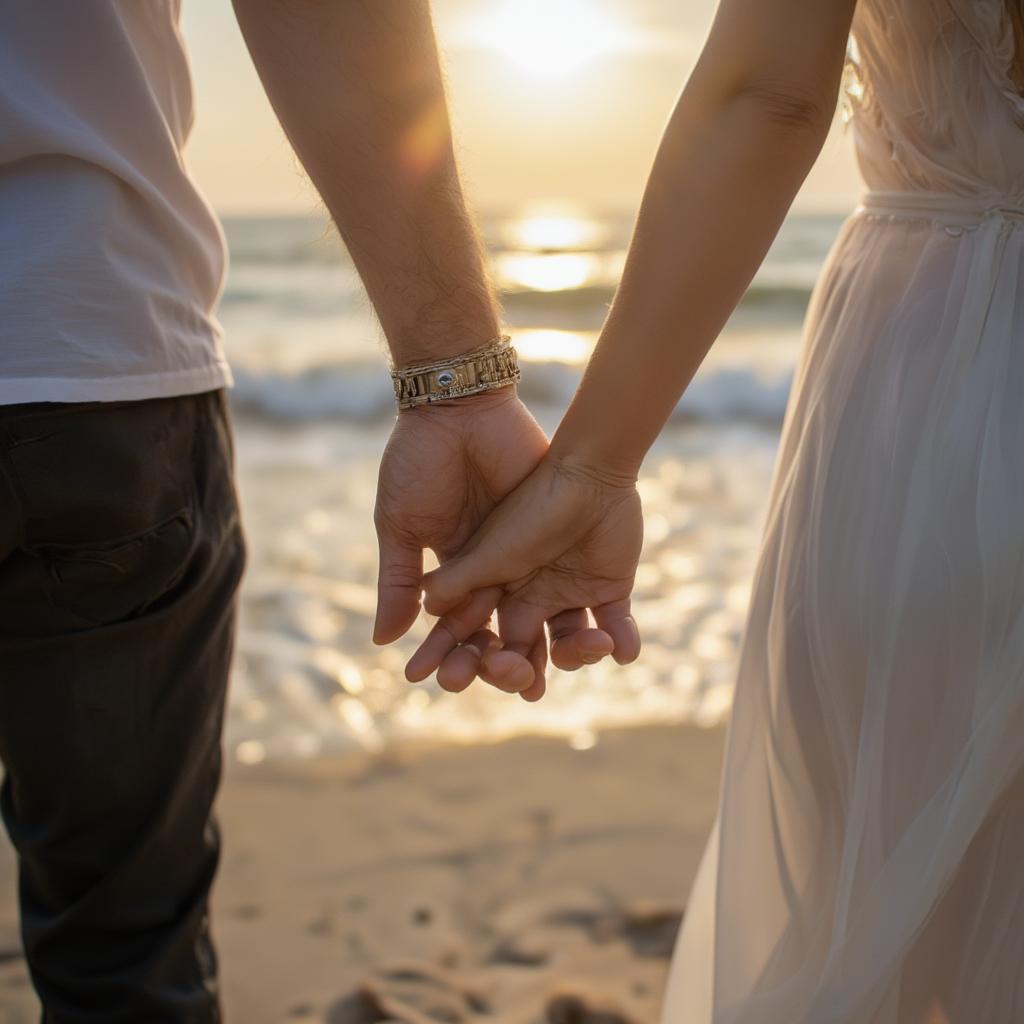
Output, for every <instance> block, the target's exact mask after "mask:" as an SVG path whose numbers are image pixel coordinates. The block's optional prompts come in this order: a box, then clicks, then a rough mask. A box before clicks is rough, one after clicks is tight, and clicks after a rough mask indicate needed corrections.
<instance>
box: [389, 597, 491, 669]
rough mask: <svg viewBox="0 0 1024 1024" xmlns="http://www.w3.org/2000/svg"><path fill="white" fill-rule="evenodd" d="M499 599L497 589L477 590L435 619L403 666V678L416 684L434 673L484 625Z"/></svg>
mask: <svg viewBox="0 0 1024 1024" xmlns="http://www.w3.org/2000/svg"><path fill="white" fill-rule="evenodd" d="M500 597H501V590H500V589H499V588H498V587H489V588H487V589H486V590H480V591H478V592H477V593H475V594H470V596H469V598H468V599H467V600H466V601H464V602H463V603H462V604H461V605H459V606H458V607H457V608H455V609H453V610H452V611H450V612H449V613H448V614H447V615H444V616H442V617H441V618H440V619H438V621H437V622H435V623H434V626H433V628H432V629H431V630H430V632H429V633H428V634H427V636H426V639H425V640H424V641H423V643H421V644H420V645H419V647H418V648H417V649H416V652H415V653H414V654H413V656H412V657H411V658H410V659H409V661H408V663H407V664H406V666H405V678H406V679H408V680H409V682H410V683H418V682H421V681H422V680H424V679H426V678H427V677H428V676H429V675H430V674H431V673H432V672H435V671H436V670H437V669H438V667H439V666H440V665H441V662H442V661H444V659H445V657H446V656H447V655H448V654H449V653H450V652H451V651H453V650H454V649H455V648H456V647H458V645H459V644H461V643H463V642H464V641H466V640H467V639H468V638H469V637H470V636H472V635H473V634H474V633H475V632H476V631H477V630H478V629H480V628H481V627H483V626H486V625H487V623H488V622H489V621H490V618H491V615H492V613H493V612H494V609H495V606H496V605H497V603H498V600H499V599H500Z"/></svg>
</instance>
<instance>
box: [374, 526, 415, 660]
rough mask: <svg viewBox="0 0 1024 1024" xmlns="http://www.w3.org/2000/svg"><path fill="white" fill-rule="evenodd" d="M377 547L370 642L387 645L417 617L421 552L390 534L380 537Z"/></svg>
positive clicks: (400, 634) (411, 544) (412, 544)
mask: <svg viewBox="0 0 1024 1024" xmlns="http://www.w3.org/2000/svg"><path fill="white" fill-rule="evenodd" d="M379 545H380V568H379V570H378V573H377V616H376V618H375V619H374V623H373V642H374V643H375V644H389V643H391V642H392V641H394V640H397V639H398V638H399V637H400V636H402V635H404V634H405V633H406V631H407V630H408V629H409V627H410V626H411V625H412V624H413V623H414V622H415V621H416V616H417V615H419V612H420V584H421V580H422V578H423V549H422V548H421V547H420V546H419V545H418V544H414V543H411V542H409V541H408V540H403V539H402V538H401V537H399V536H396V535H395V534H394V533H391V532H390V531H389V532H387V533H384V534H381V535H380V537H379Z"/></svg>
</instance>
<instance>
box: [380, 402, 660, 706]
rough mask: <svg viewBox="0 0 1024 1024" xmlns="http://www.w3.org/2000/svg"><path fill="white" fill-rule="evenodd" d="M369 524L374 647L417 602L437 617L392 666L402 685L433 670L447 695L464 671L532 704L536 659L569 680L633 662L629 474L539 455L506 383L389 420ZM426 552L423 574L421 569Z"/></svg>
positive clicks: (636, 644)
mask: <svg viewBox="0 0 1024 1024" xmlns="http://www.w3.org/2000/svg"><path fill="white" fill-rule="evenodd" d="M556 439H557V438H556ZM374 520H375V524H376V527H377V537H378V542H379V546H380V570H379V576H378V603H377V617H376V621H375V623H374V632H373V639H374V642H375V643H378V644H386V643H391V642H392V641H394V640H396V639H398V638H399V637H400V636H402V635H403V634H405V633H406V631H407V630H408V629H409V628H410V627H411V626H412V624H413V622H415V620H416V618H417V616H418V614H419V610H420V606H421V601H422V605H423V607H424V608H425V609H426V611H427V612H429V613H430V614H432V615H437V616H439V618H438V621H437V622H436V623H435V625H434V626H433V628H432V629H431V631H430V633H429V634H428V636H427V637H426V639H425V640H424V641H423V643H422V644H421V645H420V646H419V648H418V649H417V650H416V652H415V653H414V654H413V656H412V657H411V658H410V660H409V662H408V664H407V666H406V677H407V678H408V679H409V680H410V681H414V682H415V681H420V680H423V679H426V678H427V677H428V676H430V675H431V674H432V673H433V672H435V671H436V672H437V679H438V682H439V684H440V685H441V686H442V687H443V688H444V689H446V690H449V691H452V692H458V691H461V690H464V689H465V688H466V687H467V686H469V685H470V683H472V682H473V680H474V679H475V678H477V677H480V678H481V679H483V680H485V681H486V682H488V683H490V684H492V685H493V686H496V687H498V688H499V689H501V690H505V691H507V692H509V693H518V694H519V695H520V696H521V697H522V698H524V699H525V700H529V701H535V700H539V699H540V698H541V697H542V696H543V695H544V688H545V671H546V668H547V664H548V659H549V657H550V661H551V663H552V664H554V665H555V666H556V667H558V668H561V669H566V670H570V671H572V670H575V669H578V668H580V667H581V666H583V665H585V664H593V663H595V662H598V661H600V660H601V659H602V658H604V657H607V656H611V657H612V658H614V659H615V660H616V661H617V662H619V663H620V664H625V663H627V662H630V661H633V660H635V659H636V657H637V656H638V655H639V653H640V636H639V632H638V630H637V626H636V622H635V621H634V619H633V617H632V615H631V614H630V593H631V591H632V588H633V580H634V577H635V574H636V567H637V562H638V560H639V557H640V547H641V543H642V539H643V521H642V514H641V507H640V498H639V495H638V493H637V490H636V487H635V480H634V479H633V478H631V477H628V476H620V475H617V474H612V473H608V472H606V471H604V470H602V469H601V468H600V467H599V466H594V465H592V464H589V463H588V462H587V461H586V460H584V459H582V458H578V457H577V455H576V453H574V452H572V451H565V450H561V449H559V448H558V447H557V446H556V445H552V446H551V447H549V444H548V440H547V438H546V436H545V434H544V432H543V430H541V428H540V426H539V425H538V424H537V422H536V421H535V420H534V419H533V417H532V416H531V415H530V413H529V412H528V410H527V409H526V407H525V406H524V405H523V404H522V402H520V401H519V398H518V397H517V394H516V391H515V388H514V387H512V388H504V389H501V390H499V391H492V392H487V393H484V394H481V395H476V396H472V397H469V398H460V399H455V400H452V401H450V402H444V403H439V404H436V405H432V406H429V407H420V408H416V409H408V410H403V411H402V412H400V413H399V416H398V421H397V423H396V425H395V429H394V431H393V433H392V435H391V438H390V439H389V441H388V445H387V448H386V449H385V452H384V456H383V459H382V461H381V467H380V477H379V481H378V492H377V503H376V508H375V512H374ZM428 548H429V549H431V550H432V551H433V552H434V553H435V555H436V556H437V559H438V562H439V567H438V568H437V569H435V570H434V571H432V572H429V573H426V574H425V573H424V571H423V552H424V550H425V549H428ZM495 613H497V624H496V625H497V628H496V630H495V629H494V628H492V627H493V617H494V615H495ZM591 616H592V617H593V624H591V621H590V619H591Z"/></svg>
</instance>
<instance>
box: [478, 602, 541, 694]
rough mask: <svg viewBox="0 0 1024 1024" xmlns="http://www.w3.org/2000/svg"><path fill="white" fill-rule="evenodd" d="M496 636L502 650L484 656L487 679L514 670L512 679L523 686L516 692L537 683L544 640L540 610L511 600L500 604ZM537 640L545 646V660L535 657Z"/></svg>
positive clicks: (483, 665) (483, 666) (489, 652)
mask: <svg viewBox="0 0 1024 1024" xmlns="http://www.w3.org/2000/svg"><path fill="white" fill-rule="evenodd" d="M498 635H499V636H500V637H501V650H498V651H488V652H487V653H486V654H484V657H483V662H482V668H483V671H484V672H486V673H487V675H488V677H492V676H495V675H498V676H501V675H505V674H506V673H508V672H510V671H511V670H512V667H514V669H515V672H516V676H515V678H516V680H517V682H520V683H521V684H522V685H518V686H516V692H522V691H523V690H525V689H526V688H527V687H528V686H530V685H532V684H533V683H534V682H535V681H536V678H537V673H538V667H539V670H540V675H541V676H543V674H544V665H545V663H546V660H547V658H546V651H547V638H546V636H545V634H544V612H543V610H542V609H540V608H538V607H536V606H535V605H530V604H525V603H523V602H518V601H515V600H514V599H513V600H509V601H506V602H503V603H502V604H500V605H499V606H498ZM538 640H540V641H542V646H543V647H544V652H545V657H544V661H539V660H538V657H537V652H536V650H535V647H536V645H537V643H538ZM497 685H500V684H497ZM504 688H505V687H502V689H504Z"/></svg>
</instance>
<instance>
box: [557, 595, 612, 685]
mask: <svg viewBox="0 0 1024 1024" xmlns="http://www.w3.org/2000/svg"><path fill="white" fill-rule="evenodd" d="M548 634H549V635H550V637H551V664H552V665H554V666H555V667H556V668H560V669H564V670H565V671H567V672H575V671H576V669H578V668H582V667H583V666H584V665H593V664H595V663H596V662H598V661H600V660H601V659H602V658H604V657H605V656H606V655H609V654H611V653H612V650H613V649H614V647H615V643H614V641H613V640H612V638H611V637H610V636H609V635H608V634H607V633H606V632H605V631H604V630H602V629H593V628H591V625H590V619H589V618H588V616H587V610H586V608H570V609H569V610H568V611H564V612H559V613H558V615H554V616H552V617H551V618H550V619H548Z"/></svg>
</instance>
